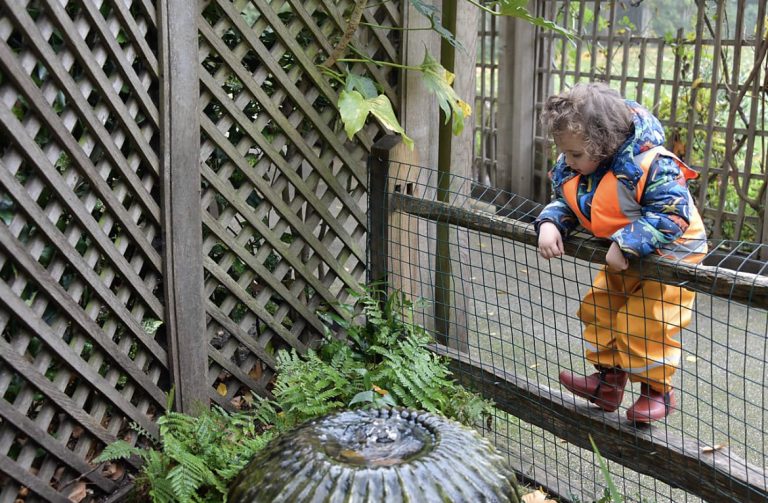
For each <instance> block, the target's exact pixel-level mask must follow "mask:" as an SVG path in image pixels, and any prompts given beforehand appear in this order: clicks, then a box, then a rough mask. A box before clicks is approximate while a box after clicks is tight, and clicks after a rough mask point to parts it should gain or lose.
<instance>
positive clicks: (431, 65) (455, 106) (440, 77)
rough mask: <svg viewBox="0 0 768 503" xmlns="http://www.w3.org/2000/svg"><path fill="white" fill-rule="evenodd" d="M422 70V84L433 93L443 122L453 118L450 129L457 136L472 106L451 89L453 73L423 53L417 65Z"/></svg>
mask: <svg viewBox="0 0 768 503" xmlns="http://www.w3.org/2000/svg"><path fill="white" fill-rule="evenodd" d="M419 68H420V69H421V72H422V78H423V80H424V85H425V86H426V87H427V89H429V90H430V91H432V92H433V93H435V96H437V103H438V105H440V109H441V110H442V111H443V113H444V114H445V123H446V124H448V121H449V120H450V119H451V118H452V119H453V126H452V131H453V134H454V135H456V136H458V135H460V134H461V132H462V131H463V130H464V118H465V117H469V115H471V114H472V108H471V107H470V106H469V104H467V103H466V102H465V101H463V100H461V99H460V98H459V96H458V95H457V94H456V91H455V90H454V89H453V87H452V84H453V79H454V78H455V75H454V74H453V73H451V72H449V71H448V70H446V69H445V68H444V67H443V66H442V65H441V64H440V63H438V62H437V60H436V59H435V58H433V57H432V56H430V55H429V52H425V54H424V62H423V63H421V66H420V67H419Z"/></svg>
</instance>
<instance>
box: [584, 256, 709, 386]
mask: <svg viewBox="0 0 768 503" xmlns="http://www.w3.org/2000/svg"><path fill="white" fill-rule="evenodd" d="M695 299H696V294H695V293H694V292H691V291H690V290H686V289H685V288H681V287H678V286H671V285H665V284H663V283H659V282H658V281H649V280H647V279H642V278H640V277H639V276H637V275H636V274H633V273H632V272H627V273H616V272H611V271H609V270H608V269H607V268H605V267H604V268H603V269H602V270H601V271H600V272H599V273H598V275H597V277H596V278H595V280H594V282H593V284H592V288H591V289H590V290H589V292H588V293H587V295H586V296H585V297H584V299H583V300H582V301H581V306H580V307H579V311H578V316H579V318H580V319H581V321H582V322H583V323H584V333H583V337H584V341H585V346H586V348H587V352H586V356H587V359H588V360H589V361H590V362H592V363H593V364H595V365H598V366H602V367H621V368H622V369H623V370H624V371H626V372H627V373H628V374H629V378H630V381H632V382H644V383H647V384H649V385H650V386H651V388H653V389H655V390H657V391H662V392H665V391H669V390H671V389H672V385H671V380H672V375H673V374H674V373H675V371H676V370H677V367H678V366H679V364H680V355H681V349H680V346H681V345H680V341H679V339H678V338H676V336H678V334H679V333H680V331H681V330H682V329H683V328H684V327H686V326H688V324H689V323H690V322H691V318H692V316H693V310H692V308H693V303H694V300H695Z"/></svg>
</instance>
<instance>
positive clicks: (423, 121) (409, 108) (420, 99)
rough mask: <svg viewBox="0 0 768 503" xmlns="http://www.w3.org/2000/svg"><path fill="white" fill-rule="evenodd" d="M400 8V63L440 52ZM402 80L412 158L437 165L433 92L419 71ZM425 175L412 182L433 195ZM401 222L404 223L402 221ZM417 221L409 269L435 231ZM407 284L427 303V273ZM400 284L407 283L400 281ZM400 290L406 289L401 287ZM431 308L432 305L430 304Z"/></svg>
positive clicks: (430, 326)
mask: <svg viewBox="0 0 768 503" xmlns="http://www.w3.org/2000/svg"><path fill="white" fill-rule="evenodd" d="M403 11H404V12H403V26H404V27H405V28H407V30H406V31H404V32H403V35H402V36H403V40H402V49H401V50H402V61H403V63H404V64H406V65H413V66H416V65H420V64H421V63H422V62H423V61H424V52H425V51H429V53H430V54H431V55H432V56H433V57H435V58H437V57H438V55H439V53H440V36H439V35H438V34H437V33H436V32H435V31H434V30H431V29H429V28H430V26H431V23H430V21H429V19H427V18H426V17H425V16H424V15H422V14H420V13H419V12H418V11H417V9H416V8H415V7H414V6H413V4H412V3H411V2H406V4H405V5H404V9H403ZM402 82H403V85H402V86H401V91H402V92H401V102H400V122H401V124H402V125H403V127H404V128H405V130H406V132H407V133H408V136H410V137H411V138H413V141H414V144H415V154H416V156H415V157H414V159H419V162H420V164H421V165H422V166H428V167H430V168H434V167H435V166H437V146H438V128H437V127H436V122H435V121H436V118H437V116H438V113H439V110H440V109H439V107H438V105H437V99H436V98H435V95H434V94H433V93H431V92H430V91H429V90H427V88H426V86H425V85H424V83H423V82H422V76H421V74H420V73H419V72H413V71H403V73H402ZM415 163H416V162H415V161H414V164H415ZM425 172H426V170H425ZM428 178H429V174H428V173H425V174H424V177H423V179H421V180H419V183H415V184H414V186H415V187H416V188H417V189H419V188H421V189H424V193H423V194H422V195H423V196H424V197H432V196H433V194H431V192H432V190H433V189H431V188H430V186H431V185H433V184H434V180H429V179H428ZM408 218H415V217H408ZM403 225H406V224H405V223H403ZM417 225H418V232H419V233H420V236H421V239H422V243H421V245H420V246H419V247H418V249H419V252H418V253H417V254H415V255H416V257H413V256H411V257H410V258H411V259H412V260H411V263H410V264H409V267H410V268H411V269H412V270H415V269H417V268H418V267H419V264H427V263H429V262H428V260H429V254H430V253H434V243H435V232H436V231H435V225H434V223H432V222H427V221H425V220H419V221H418V223H417ZM424 241H426V244H425V243H424ZM412 255H413V254H412ZM410 286H411V287H412V291H411V292H410V293H409V295H410V296H411V298H414V299H415V298H421V299H423V300H424V301H425V302H427V303H430V302H431V301H432V300H433V297H432V295H433V278H432V277H431V275H430V274H424V273H423V271H417V272H416V273H415V274H413V275H412V276H411V279H410ZM404 287H407V286H406V285H404ZM403 291H406V290H405V288H404V290H403ZM431 309H432V307H430V310H431ZM420 322H421V323H422V324H423V325H424V327H425V328H426V329H427V330H429V331H430V333H432V332H434V316H433V315H432V313H429V315H427V313H424V316H423V318H422V319H421V320H420Z"/></svg>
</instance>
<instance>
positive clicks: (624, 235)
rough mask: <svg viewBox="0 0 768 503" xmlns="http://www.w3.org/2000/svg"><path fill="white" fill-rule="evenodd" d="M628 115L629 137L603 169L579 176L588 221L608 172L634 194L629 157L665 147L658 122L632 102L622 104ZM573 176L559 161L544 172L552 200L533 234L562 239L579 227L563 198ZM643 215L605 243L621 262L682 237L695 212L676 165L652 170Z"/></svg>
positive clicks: (662, 160)
mask: <svg viewBox="0 0 768 503" xmlns="http://www.w3.org/2000/svg"><path fill="white" fill-rule="evenodd" d="M626 103H627V106H628V107H629V108H630V109H631V110H632V114H633V121H634V126H635V128H634V133H633V134H632V135H630V137H629V138H627V141H626V142H625V143H624V144H623V145H622V146H621V147H620V148H619V149H618V150H617V153H616V155H615V156H613V157H612V158H611V159H609V160H608V161H606V162H604V163H602V164H601V165H600V166H599V167H598V168H597V170H596V171H595V172H594V173H592V174H591V175H588V176H582V177H581V180H580V181H579V186H578V190H577V199H578V204H579V209H580V210H581V212H582V214H583V215H584V216H586V217H587V218H588V219H590V220H591V206H592V199H593V197H594V194H595V190H596V188H597V186H598V184H599V183H600V180H601V179H602V178H603V175H605V174H606V173H607V172H608V171H609V170H610V171H612V172H613V174H614V175H615V176H616V178H617V179H618V180H619V182H620V183H623V184H624V185H626V186H627V188H629V189H630V190H633V191H634V190H637V189H636V187H637V184H638V182H639V181H640V178H641V177H642V175H643V170H642V168H641V167H639V166H637V165H636V164H635V161H634V157H635V156H636V155H638V154H641V153H642V152H645V151H647V150H650V149H651V148H653V147H656V146H660V145H663V144H664V140H665V138H664V129H663V128H662V126H661V123H660V122H659V120H658V119H657V118H656V117H654V116H653V115H652V114H651V113H650V112H649V111H648V110H646V109H645V108H643V107H642V106H641V105H639V104H638V103H636V102H634V101H630V100H627V101H626ZM575 176H578V173H576V172H575V171H573V170H572V169H571V168H570V167H568V165H567V164H566V163H565V156H564V155H560V157H559V158H558V160H557V162H556V163H555V165H554V167H553V168H552V169H551V170H550V172H549V178H550V180H551V182H552V190H553V199H552V202H551V203H549V204H548V205H547V206H546V207H545V208H544V209H543V210H542V212H541V214H540V215H539V217H538V218H537V219H536V230H537V231H538V229H539V226H540V224H541V223H543V222H552V223H554V224H555V225H556V226H557V228H558V229H559V230H560V233H561V234H562V235H563V237H567V236H568V235H569V234H570V232H571V231H572V230H573V229H575V228H576V226H577V225H578V224H579V221H578V219H577V217H576V214H575V213H574V212H573V210H572V209H571V208H570V207H569V206H568V204H567V203H566V200H565V199H564V197H563V191H562V187H563V184H564V183H565V182H567V181H568V180H570V179H572V178H573V177H575ZM640 205H641V207H642V214H641V216H640V217H639V218H637V219H636V220H635V221H633V222H631V223H630V224H629V225H627V226H625V227H623V228H621V229H619V230H618V231H616V232H615V233H614V234H613V235H612V236H611V237H610V239H611V240H612V241H615V242H616V243H617V244H618V245H619V247H620V248H621V250H622V252H623V253H624V254H625V255H626V256H635V257H643V256H645V255H648V254H650V253H652V252H654V251H656V250H658V249H659V248H662V247H664V246H665V245H668V244H670V243H672V242H674V241H675V240H676V239H678V238H679V237H680V236H682V235H683V233H684V232H685V230H686V229H687V228H688V225H689V223H690V221H691V211H696V209H695V207H693V205H692V199H691V197H690V194H689V192H688V187H687V184H686V180H685V177H684V176H683V174H682V172H681V170H680V167H679V166H678V164H677V162H675V160H674V159H672V158H671V157H667V156H663V155H659V156H658V157H656V159H655V160H654V162H653V163H652V164H651V167H650V170H649V173H648V178H647V182H646V185H645V191H644V193H643V194H642V198H641V200H640Z"/></svg>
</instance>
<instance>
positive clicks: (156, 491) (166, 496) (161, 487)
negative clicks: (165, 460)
mask: <svg viewBox="0 0 768 503" xmlns="http://www.w3.org/2000/svg"><path fill="white" fill-rule="evenodd" d="M150 487H151V489H150V490H149V496H150V497H151V498H152V502H153V503H174V502H175V501H176V495H175V494H174V492H173V487H172V486H171V482H170V481H169V480H167V479H165V478H162V479H156V480H154V481H152V483H151V485H150Z"/></svg>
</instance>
